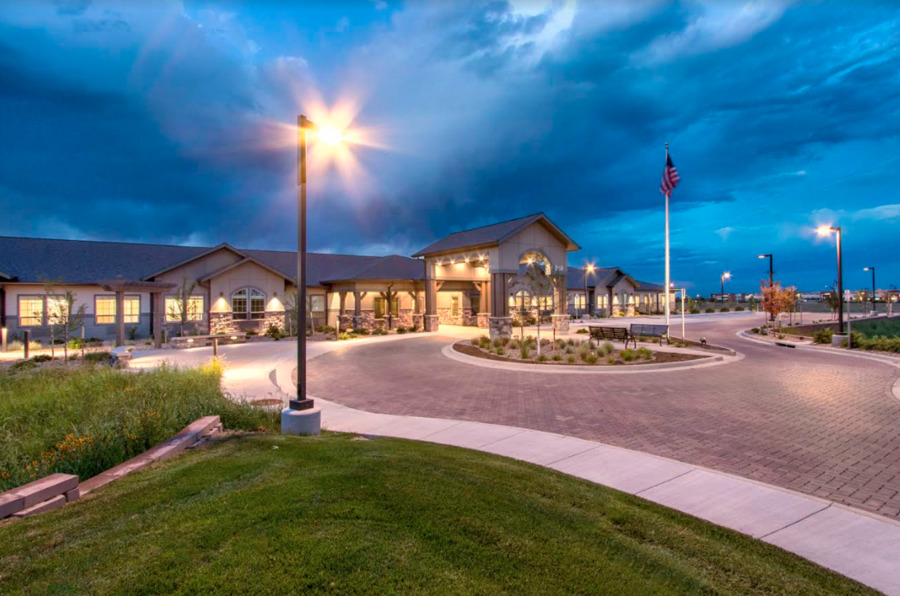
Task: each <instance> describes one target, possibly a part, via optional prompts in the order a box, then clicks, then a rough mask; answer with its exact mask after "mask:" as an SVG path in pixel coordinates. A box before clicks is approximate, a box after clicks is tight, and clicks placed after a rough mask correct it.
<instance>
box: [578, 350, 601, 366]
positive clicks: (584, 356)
mask: <svg viewBox="0 0 900 596" xmlns="http://www.w3.org/2000/svg"><path fill="white" fill-rule="evenodd" d="M581 361H582V362H584V363H585V364H597V355H596V354H594V353H593V352H582V353H581Z"/></svg>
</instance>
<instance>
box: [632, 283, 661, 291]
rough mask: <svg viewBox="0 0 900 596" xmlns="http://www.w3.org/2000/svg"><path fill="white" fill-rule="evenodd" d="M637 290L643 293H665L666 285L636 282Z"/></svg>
mask: <svg viewBox="0 0 900 596" xmlns="http://www.w3.org/2000/svg"><path fill="white" fill-rule="evenodd" d="M637 285H638V290H641V291H643V292H665V291H666V285H665V284H654V283H650V282H649V281H638V282H637Z"/></svg>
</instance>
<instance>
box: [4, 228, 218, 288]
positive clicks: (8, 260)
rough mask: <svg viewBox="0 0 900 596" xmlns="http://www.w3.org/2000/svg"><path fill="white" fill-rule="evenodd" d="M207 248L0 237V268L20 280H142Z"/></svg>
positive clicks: (23, 281)
mask: <svg viewBox="0 0 900 596" xmlns="http://www.w3.org/2000/svg"><path fill="white" fill-rule="evenodd" d="M208 250H209V248H203V247H197V246H167V245H163V244H132V243H127V242H97V241H92V240H50V239H46V238H15V237H10V236H0V267H3V271H5V272H6V274H8V275H9V276H10V277H12V278H14V279H15V280H16V281H18V282H22V283H26V282H31V283H41V282H43V281H48V280H62V281H64V282H66V283H69V284H79V283H84V284H95V283H97V281H98V280H105V279H116V278H119V277H121V278H124V279H132V280H136V279H144V278H145V277H146V276H147V274H148V273H151V272H153V271H157V270H160V269H162V268H164V267H166V266H169V265H171V264H172V263H179V262H182V261H185V260H187V259H190V258H193V257H194V256H196V255H198V254H200V253H202V252H205V251H208Z"/></svg>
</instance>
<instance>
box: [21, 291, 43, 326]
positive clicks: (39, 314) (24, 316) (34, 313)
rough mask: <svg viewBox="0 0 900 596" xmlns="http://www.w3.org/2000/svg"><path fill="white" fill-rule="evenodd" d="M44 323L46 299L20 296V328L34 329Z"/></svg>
mask: <svg viewBox="0 0 900 596" xmlns="http://www.w3.org/2000/svg"><path fill="white" fill-rule="evenodd" d="M43 323H44V298H43V297H41V296H19V326H20V327H34V326H36V325H42V324H43Z"/></svg>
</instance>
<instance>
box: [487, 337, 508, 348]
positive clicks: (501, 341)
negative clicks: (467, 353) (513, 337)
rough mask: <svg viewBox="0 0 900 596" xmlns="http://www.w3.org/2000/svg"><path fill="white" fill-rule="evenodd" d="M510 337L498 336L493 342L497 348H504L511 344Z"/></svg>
mask: <svg viewBox="0 0 900 596" xmlns="http://www.w3.org/2000/svg"><path fill="white" fill-rule="evenodd" d="M509 342H510V339H509V338H508V337H498V338H496V339H495V340H494V341H493V342H491V343H492V344H493V345H494V347H495V348H504V347H506V346H507V345H509Z"/></svg>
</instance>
